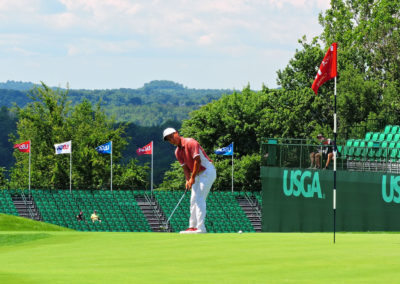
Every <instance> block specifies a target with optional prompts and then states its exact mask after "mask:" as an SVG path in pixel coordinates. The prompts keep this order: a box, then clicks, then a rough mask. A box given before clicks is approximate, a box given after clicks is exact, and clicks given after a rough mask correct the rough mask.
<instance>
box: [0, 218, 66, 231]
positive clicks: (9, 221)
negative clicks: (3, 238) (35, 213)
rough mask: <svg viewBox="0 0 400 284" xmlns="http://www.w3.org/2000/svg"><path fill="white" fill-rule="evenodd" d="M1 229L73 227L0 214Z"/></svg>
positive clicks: (31, 229) (54, 229) (27, 229)
mask: <svg viewBox="0 0 400 284" xmlns="http://www.w3.org/2000/svg"><path fill="white" fill-rule="evenodd" d="M0 231H72V230H71V229H68V228H64V227H60V226H56V225H53V224H48V223H44V222H38V221H34V220H31V219H26V218H22V217H17V216H13V215H7V214H0Z"/></svg>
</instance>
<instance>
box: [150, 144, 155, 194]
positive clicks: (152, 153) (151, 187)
mask: <svg viewBox="0 0 400 284" xmlns="http://www.w3.org/2000/svg"><path fill="white" fill-rule="evenodd" d="M153 155H154V146H153V141H151V184H150V189H151V193H153Z"/></svg>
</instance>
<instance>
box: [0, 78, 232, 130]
mask: <svg viewBox="0 0 400 284" xmlns="http://www.w3.org/2000/svg"><path fill="white" fill-rule="evenodd" d="M35 86H36V87H37V85H35V84H32V83H23V82H14V81H8V82H6V83H0V105H1V106H7V107H12V106H13V105H14V104H16V105H17V106H19V107H24V106H25V105H27V104H28V103H29V102H30V99H29V97H28V96H27V93H28V92H29V90H31V89H33V88H35ZM39 87H40V86H39ZM51 89H52V90H54V91H56V90H57V89H59V90H63V91H65V89H60V88H51ZM230 92H232V91H230V90H212V89H190V88H187V87H184V86H183V85H182V84H178V83H175V82H171V81H151V82H149V83H146V84H144V86H143V87H142V88H138V89H126V88H121V89H110V90H109V89H106V90H73V89H71V90H68V99H69V100H70V101H71V104H72V106H75V105H76V104H79V103H82V102H83V101H88V102H90V103H92V104H97V103H99V102H100V103H101V105H102V106H104V111H105V114H107V115H109V116H114V117H115V119H116V121H118V122H131V123H135V124H138V125H141V126H158V125H160V124H163V123H165V122H167V121H170V120H176V121H182V120H183V119H186V118H188V114H189V112H191V111H193V110H195V109H198V108H199V107H200V106H202V105H205V104H207V103H209V102H211V101H212V100H217V99H219V98H220V97H221V95H222V94H224V93H230Z"/></svg>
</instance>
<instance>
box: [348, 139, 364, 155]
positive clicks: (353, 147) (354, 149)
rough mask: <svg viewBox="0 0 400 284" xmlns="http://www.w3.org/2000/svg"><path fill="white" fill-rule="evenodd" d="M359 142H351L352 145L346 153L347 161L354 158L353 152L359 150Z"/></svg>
mask: <svg viewBox="0 0 400 284" xmlns="http://www.w3.org/2000/svg"><path fill="white" fill-rule="evenodd" d="M361 141H362V140H360V139H356V140H354V141H353V145H352V146H351V147H350V148H349V151H348V153H347V158H348V159H350V160H352V159H353V158H354V156H355V155H354V154H355V151H356V150H357V149H358V148H359V146H360V143H361Z"/></svg>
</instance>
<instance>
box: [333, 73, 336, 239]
mask: <svg viewBox="0 0 400 284" xmlns="http://www.w3.org/2000/svg"><path fill="white" fill-rule="evenodd" d="M336 130H337V129H336V77H335V112H334V114H333V136H334V142H333V143H334V144H333V243H336V153H337V147H336V136H337V132H336Z"/></svg>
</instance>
